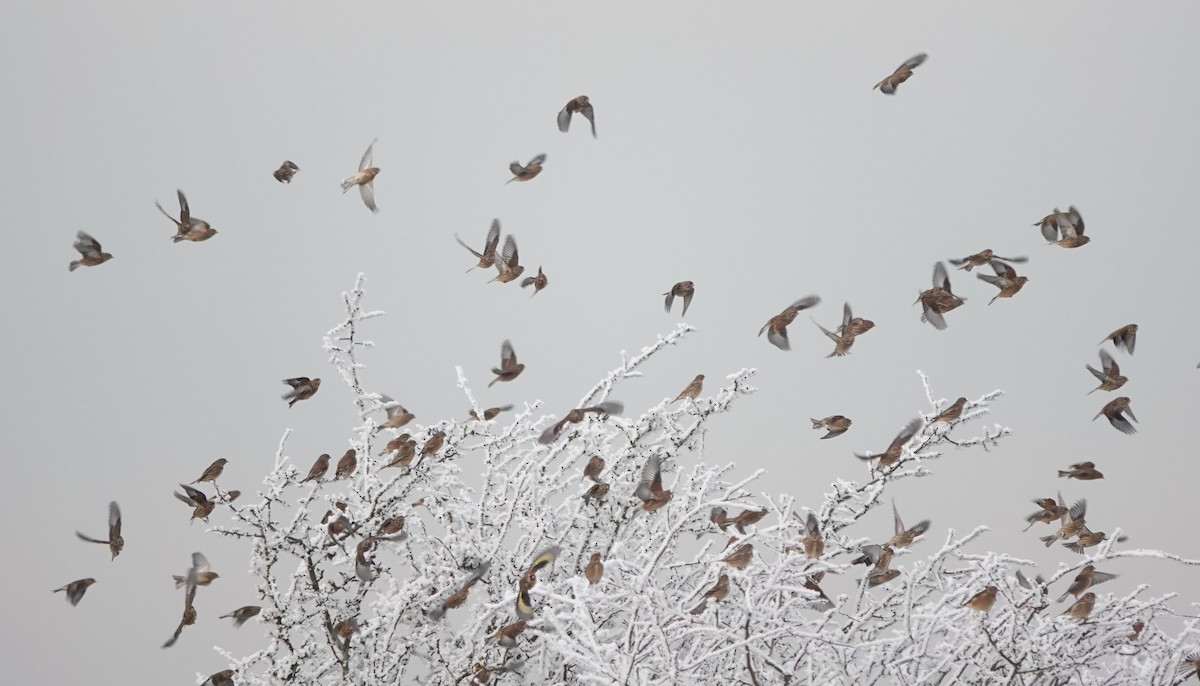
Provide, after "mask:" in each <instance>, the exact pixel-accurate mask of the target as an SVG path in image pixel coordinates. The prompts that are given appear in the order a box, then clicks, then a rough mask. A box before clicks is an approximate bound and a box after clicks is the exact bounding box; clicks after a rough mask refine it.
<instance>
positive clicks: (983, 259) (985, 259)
mask: <svg viewBox="0 0 1200 686" xmlns="http://www.w3.org/2000/svg"><path fill="white" fill-rule="evenodd" d="M994 259H995V260H1000V261H1001V262H1012V263H1013V264H1021V263H1023V262H1028V261H1029V258H1028V257H1025V256H1021V257H1000V256H998V255H995V254H994V253H992V249H991V248H988V249H986V250H983V251H981V252H977V253H975V254H974V255H967V256H966V257H964V258H962V259H961V260H956V259H953V258H951V259H948V260H946V261H947V262H949V263H950V264H952V265H954V266H955V267H958V268H959V269H965V270H967V271H971V269H972V268H973V267H982V266H984V265H986V264H988V263H990V262H991V261H992V260H994Z"/></svg>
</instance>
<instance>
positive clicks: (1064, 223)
mask: <svg viewBox="0 0 1200 686" xmlns="http://www.w3.org/2000/svg"><path fill="white" fill-rule="evenodd" d="M1051 217H1053V221H1052V222H1047V221H1046V219H1049V218H1051ZM1039 225H1040V226H1041V227H1042V237H1044V238H1045V239H1046V240H1047V241H1049V242H1051V243H1053V244H1054V245H1058V246H1062V247H1064V248H1078V247H1080V246H1083V245H1087V244H1088V242H1089V241H1091V240H1092V238H1091V236H1085V235H1083V217H1082V216H1081V215H1080V214H1079V210H1077V209H1075V206H1074V205H1072V206H1071V207H1070V208H1069V209H1068V210H1067V211H1066V212H1059V211H1058V209H1057V208H1055V210H1054V214H1052V215H1047V217H1046V218H1044V219H1042V221H1041V222H1040V223H1039V224H1035V226H1039Z"/></svg>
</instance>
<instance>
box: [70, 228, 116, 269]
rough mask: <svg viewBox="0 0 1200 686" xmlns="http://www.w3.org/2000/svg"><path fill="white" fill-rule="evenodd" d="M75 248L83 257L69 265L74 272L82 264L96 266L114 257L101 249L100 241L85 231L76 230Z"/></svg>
mask: <svg viewBox="0 0 1200 686" xmlns="http://www.w3.org/2000/svg"><path fill="white" fill-rule="evenodd" d="M75 249H76V250H78V251H79V254H80V255H82V256H83V257H81V258H80V259H78V260H72V261H71V264H70V265H68V266H67V271H72V272H73V271H75V270H76V269H78V268H79V267H81V266H83V267H95V266H96V265H98V264H102V263H104V262H107V261H109V260H111V259H112V258H113V256H112V255H111V254H109V253H106V252H104V251H103V250H101V248H100V241H97V240H96V239H95V238H92V237H91V236H89V235H88V234H87V233H85V232H83V231H76V232H75Z"/></svg>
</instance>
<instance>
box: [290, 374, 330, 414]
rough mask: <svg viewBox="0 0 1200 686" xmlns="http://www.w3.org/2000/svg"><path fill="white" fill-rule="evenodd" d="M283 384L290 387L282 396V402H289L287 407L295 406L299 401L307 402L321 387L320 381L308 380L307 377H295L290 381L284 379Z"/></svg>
mask: <svg viewBox="0 0 1200 686" xmlns="http://www.w3.org/2000/svg"><path fill="white" fill-rule="evenodd" d="M283 382H284V383H285V384H287V385H289V386H291V387H292V390H290V391H288V392H287V393H284V394H283V399H284V400H290V401H291V402H289V403H288V407H291V406H292V405H295V404H296V403H298V402H300V401H301V400H308V399H309V398H311V397H313V396H314V395H316V393H317V389H319V388H320V387H321V380H320V379H310V378H308V377H307V376H297V377H295V378H292V379H284V380H283Z"/></svg>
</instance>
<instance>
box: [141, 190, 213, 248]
mask: <svg viewBox="0 0 1200 686" xmlns="http://www.w3.org/2000/svg"><path fill="white" fill-rule="evenodd" d="M175 195H176V196H177V197H178V198H179V219H178V220H176V219H175V217H172V216H171V215H169V214H167V211H166V210H164V209H163V208H162V205H160V204H158V201H157V200H155V201H154V206H155V207H157V208H158V211H159V212H162V213H163V215H164V216H166V218H167V219H170V220H171V221H172V222H173V223H174V224H175V235H174V236H172V237H171V240H172V241H173V242H175V243H178V242H179V241H194V242H199V241H206V240H208V239H210V238H212V237H213V236H215V235H217V230H216V229H214V228H213V227H211V226H209V224H208V222H206V221H204V220H203V219H201V218H199V217H193V216H192V211H191V209H189V208H188V201H187V196H185V195H184V194H183V191H180V190H177V191H175Z"/></svg>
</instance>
